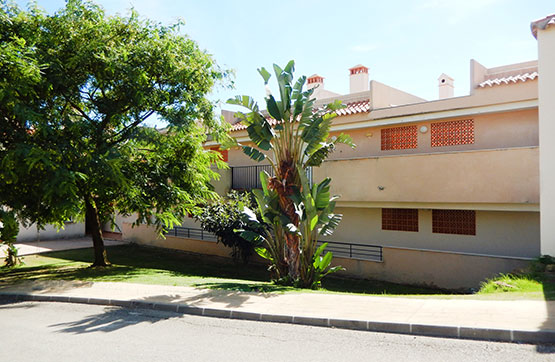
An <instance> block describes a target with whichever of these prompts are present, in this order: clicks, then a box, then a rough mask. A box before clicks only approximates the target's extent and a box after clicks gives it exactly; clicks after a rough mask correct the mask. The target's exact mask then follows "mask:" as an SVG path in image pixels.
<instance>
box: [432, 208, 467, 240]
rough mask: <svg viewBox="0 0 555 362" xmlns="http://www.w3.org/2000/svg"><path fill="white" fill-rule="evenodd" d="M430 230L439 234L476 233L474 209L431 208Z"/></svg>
mask: <svg viewBox="0 0 555 362" xmlns="http://www.w3.org/2000/svg"><path fill="white" fill-rule="evenodd" d="M432 231H433V232H434V233H440V234H459V235H476V211H474V210H432Z"/></svg>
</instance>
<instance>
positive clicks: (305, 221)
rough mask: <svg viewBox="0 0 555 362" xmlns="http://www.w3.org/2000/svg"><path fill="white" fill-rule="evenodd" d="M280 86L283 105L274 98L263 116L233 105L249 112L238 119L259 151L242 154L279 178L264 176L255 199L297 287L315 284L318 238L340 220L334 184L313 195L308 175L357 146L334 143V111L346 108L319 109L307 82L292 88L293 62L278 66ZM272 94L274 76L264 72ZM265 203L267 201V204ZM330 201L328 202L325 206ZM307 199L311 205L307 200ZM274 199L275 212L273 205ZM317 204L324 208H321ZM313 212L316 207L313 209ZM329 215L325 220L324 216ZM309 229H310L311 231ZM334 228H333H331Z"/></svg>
mask: <svg viewBox="0 0 555 362" xmlns="http://www.w3.org/2000/svg"><path fill="white" fill-rule="evenodd" d="M273 68H274V73H275V76H276V78H277V83H278V86H279V99H276V98H275V97H274V96H273V95H272V94H271V92H269V91H268V92H267V93H268V94H267V96H266V97H265V102H266V110H267V112H261V111H260V109H259V107H258V105H257V104H256V102H255V101H254V100H253V99H252V98H251V97H249V96H237V97H235V98H232V99H230V100H228V103H230V104H235V105H239V106H243V107H245V108H247V109H248V110H249V111H250V112H238V113H237V116H238V117H239V118H240V120H241V122H243V123H244V124H245V125H246V126H247V132H248V135H249V138H250V140H251V141H252V143H254V146H247V145H243V146H242V148H243V152H244V153H245V154H247V155H248V156H249V157H250V158H252V159H253V160H255V161H258V162H261V161H264V160H266V161H267V162H268V163H269V164H270V165H271V166H272V168H273V171H274V175H275V176H272V177H270V176H269V175H267V174H266V175H263V176H262V185H263V191H258V192H256V193H255V196H256V197H257V200H258V202H259V205H260V204H261V203H262V204H263V207H262V210H261V211H262V212H263V213H265V215H267V216H268V217H269V218H268V219H267V220H266V221H267V222H269V223H270V224H272V226H273V228H274V238H275V239H276V242H277V243H278V244H279V243H282V244H283V245H284V247H285V253H284V259H285V263H286V264H287V267H288V276H289V278H290V279H291V280H292V281H293V282H298V281H301V283H300V284H306V282H302V281H303V280H305V279H306V278H310V274H311V273H310V272H308V271H309V270H310V268H311V265H312V259H313V254H314V251H315V245H316V236H317V234H318V233H319V232H320V231H322V230H323V231H324V232H327V233H329V232H330V229H331V230H333V228H335V227H334V226H333V225H335V226H337V223H338V222H339V220H340V219H341V216H340V215H337V214H333V207H334V206H335V203H334V202H333V199H332V200H330V198H329V196H330V194H329V180H324V181H323V182H322V183H321V184H319V185H314V187H316V188H314V187H313V191H311V189H310V185H309V184H308V181H307V180H306V169H307V168H309V167H317V166H319V165H320V164H321V163H322V162H323V161H324V160H325V159H326V158H327V157H328V155H329V154H330V153H331V152H332V151H333V150H334V149H335V146H336V144H338V143H344V144H347V145H349V146H351V147H354V144H353V142H352V140H351V138H350V137H349V136H348V135H345V134H341V135H339V136H338V137H332V138H330V137H329V133H330V127H331V121H332V119H333V118H334V117H336V113H335V111H336V110H337V109H339V108H341V107H342V105H341V103H340V102H339V101H336V102H333V103H330V104H327V105H326V106H323V107H320V108H316V107H315V106H314V103H315V99H314V98H313V97H312V94H313V92H314V89H308V90H305V89H304V85H305V83H306V76H301V77H300V78H298V79H297V80H296V81H295V82H294V83H293V72H294V62H293V61H290V62H289V63H288V64H287V65H286V66H285V68H283V69H282V68H280V67H279V66H277V65H276V64H274V66H273ZM258 72H259V73H260V75H261V76H262V78H263V79H264V84H265V86H266V88H267V89H269V88H268V81H269V79H270V77H271V74H270V73H269V72H268V71H267V70H266V69H265V68H260V69H258ZM265 197H266V199H265ZM326 197H327V200H324V199H325V198H326ZM307 198H308V199H307ZM271 199H274V201H275V202H274V203H275V205H274V206H271V205H270V204H268V200H271ZM314 202H319V204H318V206H319V207H316V206H315V205H313V203H314ZM313 206H314V207H313ZM322 213H325V215H322ZM307 225H308V228H307ZM332 226H333V227H332Z"/></svg>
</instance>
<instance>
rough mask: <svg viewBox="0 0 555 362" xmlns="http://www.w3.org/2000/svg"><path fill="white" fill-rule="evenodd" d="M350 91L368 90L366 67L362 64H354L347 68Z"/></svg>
mask: <svg viewBox="0 0 555 362" xmlns="http://www.w3.org/2000/svg"><path fill="white" fill-rule="evenodd" d="M349 73H350V75H349V83H350V93H358V92H365V91H367V90H370V86H369V83H368V82H369V79H368V68H367V67H365V66H364V65H361V64H359V65H355V66H354V67H352V68H350V69H349Z"/></svg>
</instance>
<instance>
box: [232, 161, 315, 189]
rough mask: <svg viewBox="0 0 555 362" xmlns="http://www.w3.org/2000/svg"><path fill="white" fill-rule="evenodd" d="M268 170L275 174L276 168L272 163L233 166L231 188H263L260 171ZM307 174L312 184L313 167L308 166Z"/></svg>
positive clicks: (271, 174) (269, 172)
mask: <svg viewBox="0 0 555 362" xmlns="http://www.w3.org/2000/svg"><path fill="white" fill-rule="evenodd" d="M262 171H266V172H267V173H268V174H269V175H270V176H274V169H273V168H272V166H270V165H256V166H237V167H232V168H231V188H232V189H233V190H252V189H260V188H262V184H261V183H260V172H262ZM306 176H307V178H308V182H309V183H310V184H311V185H312V167H309V168H307V170H306Z"/></svg>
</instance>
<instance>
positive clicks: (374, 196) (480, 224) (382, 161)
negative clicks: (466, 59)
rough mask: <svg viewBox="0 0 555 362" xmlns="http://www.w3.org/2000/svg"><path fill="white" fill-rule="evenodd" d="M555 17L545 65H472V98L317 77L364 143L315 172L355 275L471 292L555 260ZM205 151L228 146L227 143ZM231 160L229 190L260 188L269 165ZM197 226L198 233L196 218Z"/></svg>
mask: <svg viewBox="0 0 555 362" xmlns="http://www.w3.org/2000/svg"><path fill="white" fill-rule="evenodd" d="M553 22H554V20H553V17H547V18H545V19H542V20H540V21H538V22H534V23H533V24H532V30H533V33H534V36H536V37H537V39H538V46H539V60H538V61H530V62H524V63H518V64H511V65H505V66H500V67H495V68H486V67H484V66H483V65H481V64H480V63H478V62H477V61H475V60H471V61H470V89H471V91H470V94H469V95H467V96H463V97H453V93H454V92H453V85H454V81H453V79H452V78H450V77H449V76H448V75H446V74H441V75H440V77H439V78H438V95H439V99H437V100H433V101H426V100H424V99H422V98H419V97H417V96H414V95H411V94H408V93H406V92H403V91H401V90H398V89H395V88H392V87H389V86H387V85H385V84H382V83H380V82H377V81H375V80H370V77H369V71H368V68H366V67H365V66H362V65H357V66H355V67H353V68H351V69H349V77H350V85H351V89H350V94H348V95H343V96H340V95H337V94H335V93H333V92H330V91H327V90H325V88H324V82H323V77H321V76H319V75H316V74H315V75H313V76H311V77H309V79H308V86H309V87H317V88H316V91H315V93H314V94H315V96H316V98H317V103H316V104H317V105H324V104H326V103H330V102H332V101H334V100H336V99H339V100H341V101H342V102H343V104H345V108H344V109H341V110H340V111H338V117H337V118H335V119H334V120H333V125H332V133H331V136H334V135H339V134H340V133H347V134H349V135H350V136H351V137H352V138H353V140H354V142H355V143H356V145H357V147H356V149H354V150H353V149H350V148H349V147H342V146H339V147H338V148H337V149H336V150H335V152H334V153H333V154H332V155H331V157H330V159H329V160H328V161H326V162H325V163H324V164H323V165H322V166H321V167H318V168H314V169H313V170H312V178H313V179H314V181H316V182H318V181H320V180H322V179H323V178H325V177H331V178H332V193H333V194H338V195H340V196H341V198H340V199H339V200H338V202H337V208H336V212H338V213H341V214H343V220H342V222H341V223H340V225H339V227H338V228H337V230H336V232H335V233H334V234H333V235H332V236H330V237H328V238H327V239H326V240H325V241H329V242H330V249H331V250H332V251H334V254H335V263H336V264H340V265H343V266H344V267H346V268H347V271H346V272H345V273H347V274H349V275H352V276H356V277H363V278H373V279H380V280H386V281H391V282H398V283H411V284H421V285H429V286H436V287H442V288H453V289H457V288H469V287H478V286H479V283H480V281H482V280H484V279H485V278H488V277H492V276H494V275H496V274H498V273H507V272H511V271H514V270H516V269H521V268H524V267H526V265H527V264H528V263H529V261H530V260H532V259H534V258H536V257H538V256H540V255H541V254H548V253H550V254H555V222H554V221H555V198H554V195H555V168H554V167H555V166H554V165H555V162H553V160H554V157H555V148H553V147H555V146H554V145H555V143H553V142H552V141H551V142H550V140H551V139H552V138H551V137H552V136H554V135H555V128H554V125H555V119H554V115H555V109H553V107H554V104H555V102H553V99H552V98H553V96H552V95H553V94H555V92H554V90H555V86H554V84H555V66H554V64H555V51H554V49H555V29H554V28H555V25H553ZM224 116H226V118H227V120H228V121H229V122H230V123H232V136H233V137H235V138H236V139H238V140H239V141H240V142H241V143H243V144H245V143H247V144H248V137H247V133H246V130H245V126H243V125H242V124H238V123H234V122H235V120H234V119H233V116H232V114H231V113H226V114H224ZM206 147H207V148H211V149H214V150H218V145H217V144H216V143H214V142H208V143H207V144H206ZM221 152H222V154H223V155H224V159H225V160H226V161H227V162H228V163H229V166H230V169H229V170H223V171H220V172H221V175H222V177H221V179H220V181H218V182H217V183H215V187H216V189H217V190H218V192H219V193H220V194H222V195H223V194H225V193H227V192H228V191H229V190H231V189H242V190H244V189H251V188H255V187H259V182H258V181H257V175H258V174H259V172H260V171H261V170H262V169H264V168H265V166H264V164H254V163H253V161H252V160H250V159H249V158H248V157H247V156H246V155H244V154H243V153H242V151H241V150H240V149H239V148H236V149H230V150H225V151H221ZM184 227H185V228H184V229H183V230H186V229H190V230H194V229H196V228H198V225H195V224H194V222H193V221H192V220H186V221H185V224H184ZM124 229H126V230H127V231H128V232H129V233H130V234H129V235H131V234H132V237H134V238H135V239H137V240H140V241H142V242H146V243H152V244H156V245H160V244H161V243H162V244H165V246H169V247H176V248H179V249H184V250H190V251H194V252H203V253H211V254H218V255H225V252H224V251H223V250H222V249H221V248H219V246H218V245H215V244H214V243H213V242H211V241H208V240H198V239H199V238H187V239H185V240H186V242H185V241H183V240H181V241H179V240H178V239H179V238H178V237H175V238H173V237H171V236H169V237H168V238H167V239H166V240H165V241H161V240H158V241H153V240H154V239H152V238H145V237H142V236H141V235H142V234H141V232H142V231H141V230H140V229H135V230H133V231H132V230H131V229H129V228H125V227H124ZM143 231H144V230H143ZM189 233H190V231H189ZM175 236H177V231H176V235H175ZM149 240H150V241H149Z"/></svg>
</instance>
